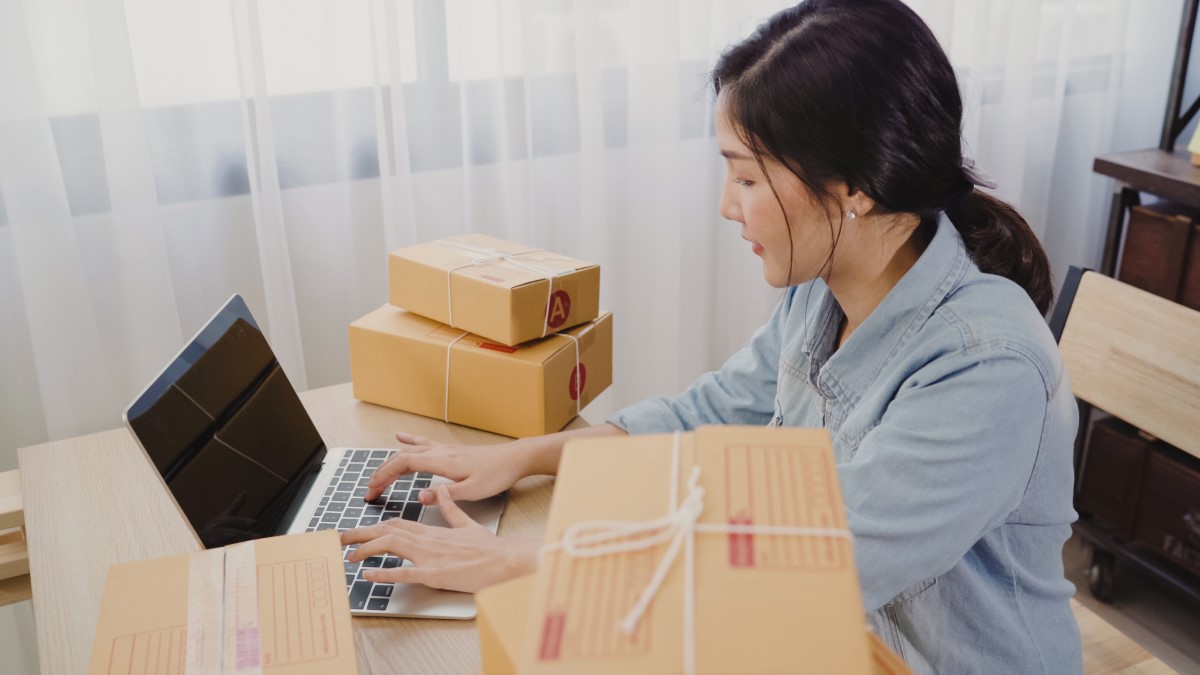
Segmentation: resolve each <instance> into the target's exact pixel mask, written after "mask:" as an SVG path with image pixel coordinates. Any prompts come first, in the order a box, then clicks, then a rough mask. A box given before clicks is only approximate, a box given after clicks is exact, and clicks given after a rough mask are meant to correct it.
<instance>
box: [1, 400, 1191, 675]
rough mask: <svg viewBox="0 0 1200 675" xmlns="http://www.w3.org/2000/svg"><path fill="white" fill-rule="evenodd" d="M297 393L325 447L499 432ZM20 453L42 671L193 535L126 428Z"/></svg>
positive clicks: (447, 653)
mask: <svg viewBox="0 0 1200 675" xmlns="http://www.w3.org/2000/svg"><path fill="white" fill-rule="evenodd" d="M301 399H303V401H304V404H305V406H306V407H307V408H308V410H309V413H310V414H311V415H312V418H313V421H314V422H315V423H316V425H317V428H318V429H319V430H320V432H321V436H322V437H323V438H324V439H325V441H326V442H327V443H329V444H330V445H333V446H362V447H384V448H387V447H394V446H395V441H394V439H393V437H392V432H394V431H396V430H398V429H405V430H407V431H411V432H413V433H416V434H420V435H423V436H429V437H431V438H435V439H439V440H446V441H462V442H467V443H487V442H491V441H497V440H501V437H499V436H496V435H494V434H489V433H487V432H483V431H478V430H476V429H468V428H465V427H458V426H454V425H447V424H443V423H442V422H438V421H436V420H431V419H428V418H425V417H418V416H416V415H409V414H407V413H402V412H398V411H394V410H388V409H386V408H380V407H378V406H373V405H369V404H365V403H360V402H358V401H355V400H354V399H353V397H352V396H351V394H350V386H349V385H348V384H346V385H337V386H334V387H328V388H325V389H317V390H313V391H309V392H305V393H304V394H301ZM580 424H582V422H581V421H579V420H576V421H575V422H574V423H573V424H572V426H574V425H580ZM19 458H20V463H21V475H22V484H23V491H24V495H25V518H26V525H27V529H28V532H29V561H30V568H31V573H32V580H33V603H34V615H35V616H36V620H37V640H38V655H39V658H40V661H41V669H42V672H43V673H45V674H46V675H57V674H58V673H70V674H75V673H82V672H85V671H86V670H87V665H88V659H89V657H90V656H91V650H92V638H93V636H94V635H95V623H96V616H97V614H98V613H99V610H100V593H101V590H102V589H103V587H104V577H105V575H106V574H107V572H108V566H109V565H112V564H113V563H118V562H126V561H130V560H141V559H144V558H151V557H156V556H164V555H175V554H179V553H187V552H190V551H197V550H200V544H199V542H198V541H196V539H195V537H194V536H193V535H192V533H191V530H190V528H189V527H188V526H187V523H186V521H184V519H183V516H182V515H181V514H180V513H179V511H178V509H177V508H176V506H175V504H174V502H173V501H172V500H171V498H170V496H169V495H168V493H167V491H166V489H165V487H163V485H162V482H161V481H160V479H159V478H158V474H157V473H156V472H155V471H154V469H153V468H152V467H151V465H150V463H149V462H148V461H147V460H146V459H145V456H144V455H143V453H142V451H141V450H140V449H139V448H138V447H137V444H136V442H135V441H134V440H133V437H132V436H131V435H130V434H129V432H128V431H126V430H125V429H116V430H113V431H104V432H101V433H97V434H91V435H89V436H81V437H79V438H72V439H68V440H65V441H58V442H55V443H47V444H45V445H39V446H33V447H29V448H22V449H21V450H20V451H19ZM552 485H553V481H552V479H550V478H548V477H536V478H527V479H525V480H523V481H521V482H520V483H518V484H517V486H516V487H515V488H514V489H513V490H512V491H511V492H510V499H509V502H508V509H507V511H506V512H505V514H504V517H503V519H502V520H501V523H500V532H501V534H506V535H510V536H530V537H536V536H541V535H542V533H543V528H544V525H545V520H546V515H547V513H548V512H549V509H550V492H551V488H552ZM1073 609H1074V610H1075V615H1076V618H1077V619H1078V620H1079V626H1080V630H1081V632H1082V633H1083V639H1084V664H1085V666H1086V671H1085V672H1087V673H1125V674H1127V675H1132V674H1134V673H1138V674H1142V675H1153V674H1157V673H1167V672H1171V671H1170V669H1168V668H1167V667H1166V666H1164V665H1163V664H1162V663H1161V662H1160V661H1158V659H1155V658H1154V657H1153V656H1151V655H1150V654H1149V652H1147V651H1146V650H1145V649H1143V648H1142V647H1141V646H1139V645H1138V644H1136V643H1135V642H1133V641H1132V640H1130V639H1129V638H1128V637H1126V636H1125V635H1123V634H1122V633H1120V632H1119V631H1117V630H1116V629H1115V628H1113V627H1112V626H1111V625H1109V624H1108V623H1106V622H1105V621H1104V620H1103V619H1100V618H1099V617H1097V616H1096V615H1094V614H1092V613H1091V612H1090V611H1089V610H1088V609H1087V608H1085V607H1083V606H1082V605H1080V604H1078V603H1073ZM354 634H355V642H356V644H357V647H358V660H359V666H360V668H361V671H362V672H363V673H364V674H366V673H422V674H424V673H477V672H478V671H479V647H478V637H477V635H476V632H475V622H473V621H434V620H428V619H370V618H360V617H356V618H355V619H354Z"/></svg>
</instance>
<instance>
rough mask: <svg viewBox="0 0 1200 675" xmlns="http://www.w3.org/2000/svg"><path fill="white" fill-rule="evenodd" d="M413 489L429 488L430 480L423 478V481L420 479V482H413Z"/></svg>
mask: <svg viewBox="0 0 1200 675" xmlns="http://www.w3.org/2000/svg"><path fill="white" fill-rule="evenodd" d="M413 487H415V488H427V487H429V479H428V478H422V479H420V480H417V481H413Z"/></svg>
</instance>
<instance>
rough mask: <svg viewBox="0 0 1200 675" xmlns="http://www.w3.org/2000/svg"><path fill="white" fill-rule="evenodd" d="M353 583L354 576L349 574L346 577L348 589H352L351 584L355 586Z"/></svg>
mask: <svg viewBox="0 0 1200 675" xmlns="http://www.w3.org/2000/svg"><path fill="white" fill-rule="evenodd" d="M353 583H354V575H353V574H347V575H346V588H350V584H353Z"/></svg>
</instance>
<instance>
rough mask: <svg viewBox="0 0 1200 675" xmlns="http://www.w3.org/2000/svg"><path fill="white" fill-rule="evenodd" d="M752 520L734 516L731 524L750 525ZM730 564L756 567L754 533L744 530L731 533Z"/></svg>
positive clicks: (730, 520) (730, 521)
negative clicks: (743, 531)
mask: <svg viewBox="0 0 1200 675" xmlns="http://www.w3.org/2000/svg"><path fill="white" fill-rule="evenodd" d="M751 522H752V521H751V520H750V519H749V518H745V517H733V518H730V519H729V524H730V525H733V526H745V527H750V525H751ZM729 564H730V566H732V567H754V535H751V534H749V533H742V532H730V533H729Z"/></svg>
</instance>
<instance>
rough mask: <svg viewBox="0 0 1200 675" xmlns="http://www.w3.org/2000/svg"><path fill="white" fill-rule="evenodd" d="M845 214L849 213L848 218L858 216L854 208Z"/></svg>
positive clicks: (851, 218) (852, 218)
mask: <svg viewBox="0 0 1200 675" xmlns="http://www.w3.org/2000/svg"><path fill="white" fill-rule="evenodd" d="M847 215H849V216H850V220H854V219H855V218H857V217H858V213H856V212H855V211H854V209H851V210H850V213H849V214H847Z"/></svg>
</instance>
